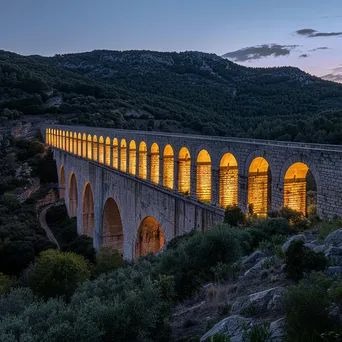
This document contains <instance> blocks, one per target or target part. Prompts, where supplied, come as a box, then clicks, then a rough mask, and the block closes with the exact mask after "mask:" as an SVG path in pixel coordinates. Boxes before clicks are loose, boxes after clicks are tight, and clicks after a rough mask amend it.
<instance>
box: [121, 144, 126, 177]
mask: <svg viewBox="0 0 342 342" xmlns="http://www.w3.org/2000/svg"><path fill="white" fill-rule="evenodd" d="M120 171H122V172H126V171H127V143H126V140H125V139H121V142H120Z"/></svg>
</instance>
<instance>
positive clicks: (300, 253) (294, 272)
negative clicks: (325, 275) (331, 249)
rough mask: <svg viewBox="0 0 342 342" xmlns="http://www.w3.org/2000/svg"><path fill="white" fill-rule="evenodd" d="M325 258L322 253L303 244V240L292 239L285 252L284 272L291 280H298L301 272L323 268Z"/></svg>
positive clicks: (325, 262) (325, 263)
mask: <svg viewBox="0 0 342 342" xmlns="http://www.w3.org/2000/svg"><path fill="white" fill-rule="evenodd" d="M326 265H327V259H326V258H325V256H324V254H323V253H321V252H320V253H315V252H314V251H312V250H311V249H310V248H309V247H306V246H304V241H302V240H294V241H292V242H291V244H290V246H289V248H288V249H287V251H286V252H285V272H286V274H287V277H288V278H289V279H292V280H299V279H301V278H302V277H303V274H304V273H306V272H311V271H321V270H324V268H325V266H326Z"/></svg>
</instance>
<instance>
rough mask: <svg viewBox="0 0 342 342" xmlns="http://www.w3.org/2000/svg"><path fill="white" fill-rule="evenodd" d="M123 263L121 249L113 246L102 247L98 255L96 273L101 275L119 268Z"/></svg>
mask: <svg viewBox="0 0 342 342" xmlns="http://www.w3.org/2000/svg"><path fill="white" fill-rule="evenodd" d="M122 263H123V258H122V256H121V254H120V253H119V251H118V250H117V249H115V248H113V247H110V246H109V247H101V248H100V252H99V253H98V255H97V256H96V265H95V270H94V274H95V275H100V274H101V273H107V272H109V271H113V270H115V269H117V268H119V267H120V266H121V265H122Z"/></svg>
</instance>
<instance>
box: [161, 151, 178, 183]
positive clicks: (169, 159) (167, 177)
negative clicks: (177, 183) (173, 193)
mask: <svg viewBox="0 0 342 342" xmlns="http://www.w3.org/2000/svg"><path fill="white" fill-rule="evenodd" d="M163 162H164V163H163V167H164V172H163V185H164V186H165V187H167V188H169V189H173V182H174V168H175V163H174V153H173V148H172V147H171V145H166V146H165V148H164V155H163Z"/></svg>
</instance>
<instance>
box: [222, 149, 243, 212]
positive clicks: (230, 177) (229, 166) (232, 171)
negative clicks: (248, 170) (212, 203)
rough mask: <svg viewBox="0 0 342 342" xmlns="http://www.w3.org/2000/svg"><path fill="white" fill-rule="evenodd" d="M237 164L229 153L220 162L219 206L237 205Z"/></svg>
mask: <svg viewBox="0 0 342 342" xmlns="http://www.w3.org/2000/svg"><path fill="white" fill-rule="evenodd" d="M238 184H239V180H238V164H237V161H236V159H235V157H234V156H233V155H232V154H231V153H226V154H225V155H224V156H223V157H222V158H221V162H220V206H221V207H222V208H226V207H227V206H228V205H234V204H236V205H237V204H238Z"/></svg>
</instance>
